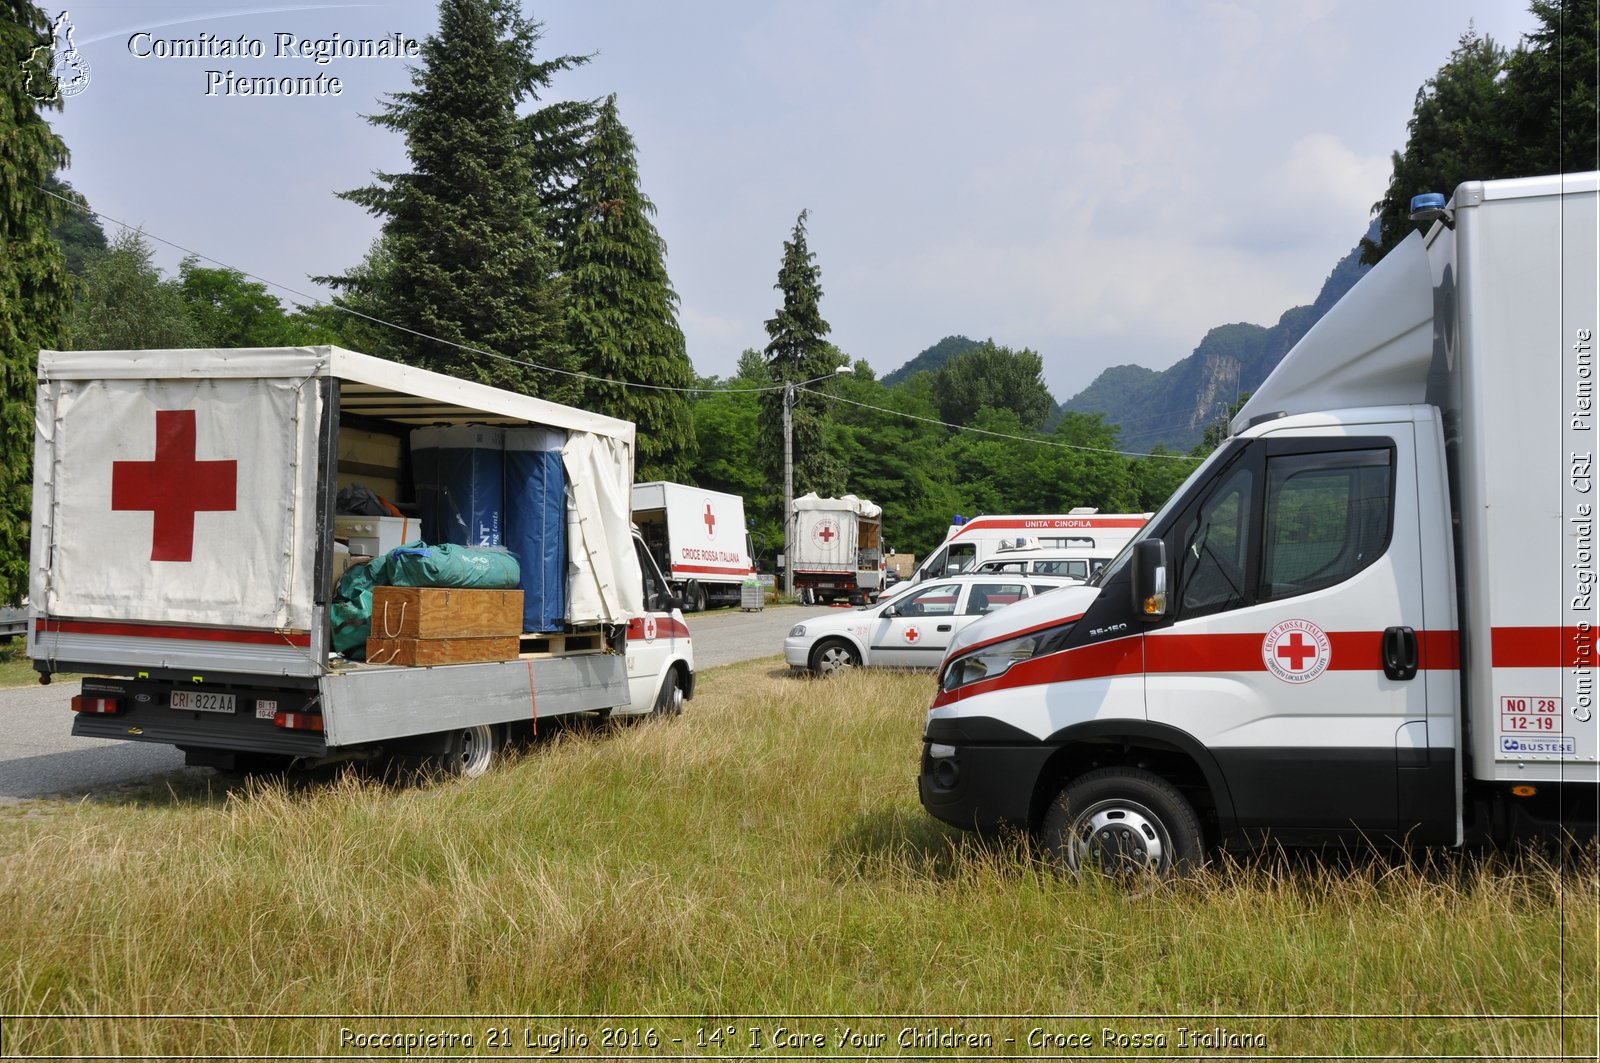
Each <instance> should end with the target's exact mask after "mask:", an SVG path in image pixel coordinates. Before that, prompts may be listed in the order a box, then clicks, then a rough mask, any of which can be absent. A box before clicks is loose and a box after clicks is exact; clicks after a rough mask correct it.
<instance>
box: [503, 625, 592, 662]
mask: <svg viewBox="0 0 1600 1063" xmlns="http://www.w3.org/2000/svg"><path fill="white" fill-rule="evenodd" d="M605 648H606V644H605V638H604V637H603V636H602V634H601V633H600V632H598V631H579V632H572V633H567V632H561V631H557V632H552V633H549V634H545V633H539V632H532V633H527V634H524V635H523V636H522V639H521V646H520V647H519V650H520V652H519V654H518V656H521V657H567V656H571V655H572V654H576V653H596V652H599V651H601V650H604V649H605Z"/></svg>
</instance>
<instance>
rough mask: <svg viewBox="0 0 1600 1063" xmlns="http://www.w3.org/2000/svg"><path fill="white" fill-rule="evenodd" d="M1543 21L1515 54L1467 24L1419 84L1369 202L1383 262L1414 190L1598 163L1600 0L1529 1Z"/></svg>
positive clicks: (1402, 230) (1371, 252)
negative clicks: (1403, 135) (1385, 174)
mask: <svg viewBox="0 0 1600 1063" xmlns="http://www.w3.org/2000/svg"><path fill="white" fill-rule="evenodd" d="M1530 10H1531V11H1532V12H1533V14H1534V16H1535V17H1536V18H1537V19H1538V20H1539V26H1538V28H1537V29H1535V30H1534V31H1533V32H1532V33H1530V34H1528V35H1527V36H1526V37H1525V38H1524V39H1523V42H1522V44H1521V45H1519V46H1518V47H1517V49H1516V50H1515V51H1513V52H1510V53H1509V54H1508V53H1507V52H1506V50H1505V49H1503V48H1501V47H1500V46H1499V45H1497V44H1495V43H1494V41H1493V40H1491V39H1490V38H1488V37H1479V36H1478V35H1477V34H1476V33H1474V32H1473V31H1472V30H1471V29H1468V31H1467V32H1466V33H1465V34H1463V35H1462V36H1461V39H1460V41H1459V42H1458V43H1457V45H1456V48H1455V51H1453V52H1451V53H1450V58H1449V60H1447V61H1446V63H1445V65H1444V66H1442V67H1440V68H1439V71H1438V73H1436V74H1434V76H1433V77H1431V78H1429V79H1428V80H1427V81H1426V82H1424V83H1423V85H1422V88H1421V89H1419V90H1418V91H1417V101H1416V107H1415V109H1414V111H1413V112H1412V117H1411V121H1410V123H1409V125H1408V127H1407V128H1408V130H1409V135H1408V137H1407V140H1406V148H1405V151H1404V152H1396V153H1395V155H1394V171H1393V176H1392V177H1391V179H1390V181H1389V188H1388V191H1387V192H1386V193H1385V195H1384V197H1383V199H1381V200H1379V201H1378V202H1377V203H1375V204H1374V205H1373V211H1374V212H1375V213H1376V214H1377V216H1378V224H1379V233H1378V237H1377V239H1376V240H1363V241H1362V242H1361V245H1362V251H1361V257H1362V261H1364V262H1368V263H1372V262H1376V261H1378V259H1380V258H1382V257H1383V255H1384V254H1385V253H1386V252H1388V250H1389V249H1390V248H1392V247H1393V246H1394V245H1395V244H1397V243H1399V242H1400V241H1401V240H1402V239H1404V238H1405V236H1406V234H1407V233H1409V232H1411V231H1412V229H1413V228H1414V226H1413V225H1412V223H1411V222H1410V220H1409V219H1408V217H1407V215H1408V214H1409V213H1410V204H1411V197H1412V196H1413V195H1416V194H1417V193H1419V192H1443V193H1445V194H1446V195H1448V194H1450V193H1451V192H1453V191H1455V188H1456V186H1457V185H1459V184H1460V183H1461V182H1463V181H1471V180H1483V181H1487V180H1493V179H1495V178H1501V177H1531V176H1534V175H1537V174H1549V173H1574V172H1581V171H1584V170H1592V169H1595V168H1596V167H1600V146H1597V137H1596V121H1597V120H1596V115H1597V114H1600V91H1597V87H1600V65H1597V58H1596V45H1597V43H1600V14H1597V0H1533V3H1532V4H1531V7H1530Z"/></svg>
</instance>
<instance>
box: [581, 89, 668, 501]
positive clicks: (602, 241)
mask: <svg viewBox="0 0 1600 1063" xmlns="http://www.w3.org/2000/svg"><path fill="white" fill-rule="evenodd" d="M576 190H577V195H578V198H579V200H580V201H581V202H582V203H583V205H584V208H585V210H584V213H583V216H582V219H581V220H580V221H579V223H578V226H577V230H576V232H575V233H574V234H573V240H572V243H571V244H570V245H569V246H568V247H567V252H566V255H565V259H564V265H565V267H566V277H567V283H568V286H569V290H568V297H567V325H568V332H567V337H568V341H569V342H570V343H571V345H572V348H573V351H574V352H575V354H576V356H577V358H578V364H579V365H580V366H582V368H583V370H584V372H586V373H588V374H590V375H591V376H593V377H597V378H600V379H589V380H585V381H584V402H583V405H584V406H585V408H587V409H593V410H600V411H602V412H604V413H608V414H610V415H612V416H613V417H621V418H623V419H625V420H629V421H633V422H634V423H636V424H637V425H638V427H639V435H638V454H637V459H636V466H637V473H636V477H635V478H636V479H639V480H682V479H684V478H685V477H686V476H687V475H688V473H689V470H690V469H691V468H692V466H693V463H694V457H695V450H696V442H695V434H694V423H693V418H692V417H691V414H690V407H689V397H688V395H687V394H686V393H685V392H684V391H681V390H679V391H672V390H665V389H669V388H679V389H682V388H687V387H689V386H690V385H691V384H693V383H694V368H693V366H691V365H690V363H689V354H688V351H687V350H686V348H685V346H684V340H683V330H682V329H680V328H679V327H678V296H677V293H676V292H674V291H673V290H672V282H671V280H670V279H669V278H668V276H667V266H666V252H667V246H666V242H665V241H663V240H662V239H661V235H660V234H659V233H658V232H656V227H655V226H654V225H653V224H651V222H650V215H651V214H652V213H654V212H655V206H654V205H653V204H652V203H651V202H650V200H649V199H647V198H646V197H645V195H644V193H643V192H641V191H640V190H639V168H638V164H637V162H636V161H635V156H634V145H633V137H632V136H631V135H630V134H629V132H628V128H627V127H626V126H624V125H623V124H622V120H621V119H620V118H619V117H618V115H617V100H616V97H615V96H612V97H610V98H609V99H607V100H606V102H605V104H604V105H603V106H602V107H601V108H600V111H599V114H598V116H597V118H596V120H595V125H594V133H593V136H592V137H591V138H590V140H589V144H588V148H587V150H586V152H585V154H584V161H583V165H582V167H581V169H580V170H579V175H578V181H577V185H576ZM629 383H635V384H644V385H648V386H646V387H629V386H628V384H629Z"/></svg>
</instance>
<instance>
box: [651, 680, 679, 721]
mask: <svg viewBox="0 0 1600 1063" xmlns="http://www.w3.org/2000/svg"><path fill="white" fill-rule="evenodd" d="M650 715H651V716H681V715H683V687H682V686H680V685H679V684H678V670H677V669H676V668H672V669H669V670H668V671H667V674H666V678H664V679H662V680H661V690H660V692H658V693H657V694H656V703H655V704H654V705H652V706H651V707H650Z"/></svg>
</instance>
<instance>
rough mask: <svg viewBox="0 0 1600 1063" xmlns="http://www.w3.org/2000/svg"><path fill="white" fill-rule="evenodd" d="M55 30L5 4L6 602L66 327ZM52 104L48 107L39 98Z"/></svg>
mask: <svg viewBox="0 0 1600 1063" xmlns="http://www.w3.org/2000/svg"><path fill="white" fill-rule="evenodd" d="M50 41H51V36H50V23H49V22H48V20H47V19H46V18H45V16H44V14H43V12H41V11H40V10H39V9H38V8H37V7H35V6H34V5H33V4H32V3H29V2H28V0H4V2H3V4H0V388H3V391H4V397H3V401H0V604H5V603H10V602H15V601H17V600H18V599H20V598H21V597H22V595H23V594H25V593H26V592H27V586H28V532H29V524H30V521H31V515H32V508H33V507H32V496H33V402H34V391H35V387H36V384H37V380H36V367H37V365H38V357H39V350H40V348H43V347H51V346H55V345H56V344H58V343H59V341H60V337H61V329H62V324H63V322H64V321H65V320H66V315H67V309H68V298H69V292H70V288H69V283H70V282H69V280H68V276H67V266H66V258H65V256H64V255H63V254H62V251H61V245H60V244H59V243H57V242H56V240H55V238H54V237H53V236H52V235H51V232H50V227H51V225H52V223H54V222H55V221H56V219H57V218H58V217H59V215H60V213H61V212H60V209H59V203H58V201H57V200H54V199H52V198H50V197H49V196H47V195H46V194H45V193H44V191H43V190H42V189H43V186H44V185H45V183H46V182H47V181H49V180H50V178H51V177H52V176H53V175H54V174H55V172H56V171H57V170H59V169H60V168H61V167H63V166H65V165H66V162H67V149H66V146H65V145H64V144H62V142H61V139H60V138H59V137H57V136H56V135H55V133H54V132H53V131H52V130H51V129H50V126H49V124H48V123H47V122H46V121H45V120H44V117H43V116H42V115H41V114H40V113H39V112H40V109H41V108H43V107H59V106H60V103H59V101H49V100H48V96H49V95H50V94H47V93H45V92H42V91H41V89H42V88H43V87H44V86H46V85H47V84H49V67H50V59H49V50H48V47H47V46H48V45H49V44H50ZM38 96H46V97H47V99H45V100H41V99H38V98H36V97H38Z"/></svg>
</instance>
